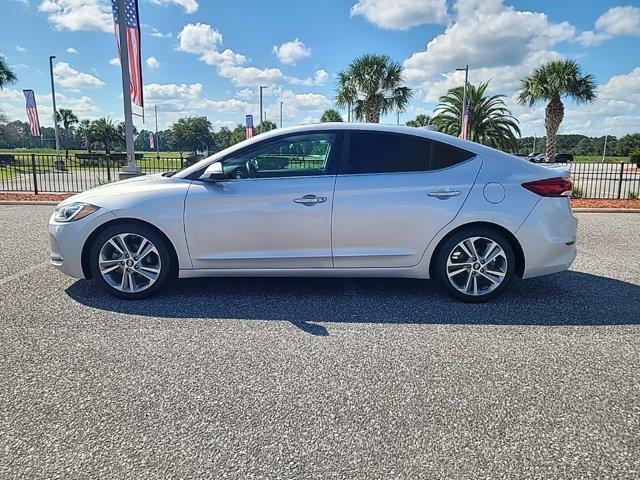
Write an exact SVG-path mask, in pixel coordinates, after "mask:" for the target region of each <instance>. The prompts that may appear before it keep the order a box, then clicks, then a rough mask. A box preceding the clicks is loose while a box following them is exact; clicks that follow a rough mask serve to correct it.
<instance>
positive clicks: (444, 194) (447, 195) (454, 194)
mask: <svg viewBox="0 0 640 480" xmlns="http://www.w3.org/2000/svg"><path fill="white" fill-rule="evenodd" d="M427 195H429V196H430V197H436V198H451V197H457V196H458V195H460V192H458V191H455V190H441V191H439V192H429V193H427Z"/></svg>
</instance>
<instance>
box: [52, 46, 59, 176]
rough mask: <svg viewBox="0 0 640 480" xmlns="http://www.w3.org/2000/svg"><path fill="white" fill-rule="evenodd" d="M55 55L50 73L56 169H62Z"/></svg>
mask: <svg viewBox="0 0 640 480" xmlns="http://www.w3.org/2000/svg"><path fill="white" fill-rule="evenodd" d="M54 58H56V57H55V55H51V56H50V57H49V73H50V74H51V98H52V99H53V126H54V129H55V135H56V168H60V166H61V163H60V133H59V129H58V110H57V109H56V87H55V83H54V81H53V59H54Z"/></svg>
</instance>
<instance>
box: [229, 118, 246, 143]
mask: <svg viewBox="0 0 640 480" xmlns="http://www.w3.org/2000/svg"><path fill="white" fill-rule="evenodd" d="M246 135H247V129H246V127H245V126H244V125H242V124H241V123H239V124H238V125H236V128H234V129H233V132H231V145H235V144H236V143H240V142H242V141H243V140H244V139H245V138H246Z"/></svg>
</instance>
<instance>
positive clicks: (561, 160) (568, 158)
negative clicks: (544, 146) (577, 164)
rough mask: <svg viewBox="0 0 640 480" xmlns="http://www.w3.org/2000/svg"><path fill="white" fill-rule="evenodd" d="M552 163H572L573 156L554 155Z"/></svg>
mask: <svg viewBox="0 0 640 480" xmlns="http://www.w3.org/2000/svg"><path fill="white" fill-rule="evenodd" d="M553 161H554V163H569V162H573V154H571V153H556V155H555V156H554V157H553Z"/></svg>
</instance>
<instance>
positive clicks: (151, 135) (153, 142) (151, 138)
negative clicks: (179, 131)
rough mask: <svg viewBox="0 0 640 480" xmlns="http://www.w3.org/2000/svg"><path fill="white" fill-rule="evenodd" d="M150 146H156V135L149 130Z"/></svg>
mask: <svg viewBox="0 0 640 480" xmlns="http://www.w3.org/2000/svg"><path fill="white" fill-rule="evenodd" d="M149 148H156V136H155V135H154V134H153V133H152V132H149Z"/></svg>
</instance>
